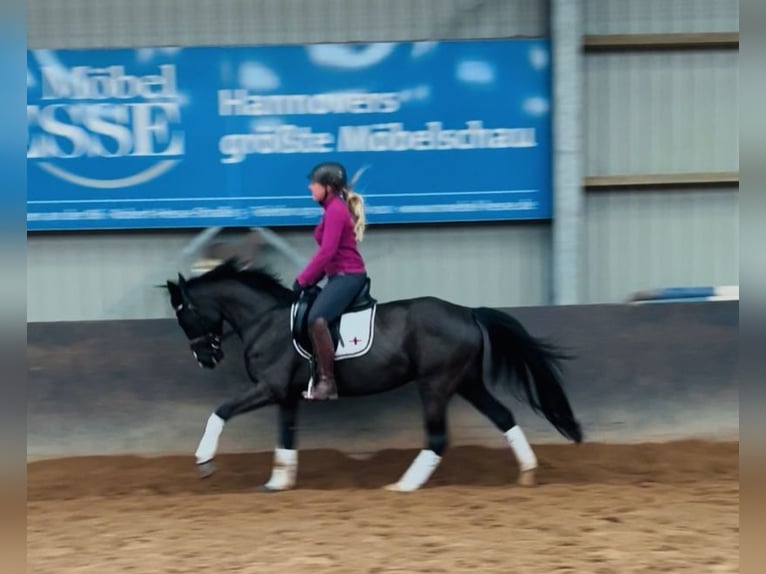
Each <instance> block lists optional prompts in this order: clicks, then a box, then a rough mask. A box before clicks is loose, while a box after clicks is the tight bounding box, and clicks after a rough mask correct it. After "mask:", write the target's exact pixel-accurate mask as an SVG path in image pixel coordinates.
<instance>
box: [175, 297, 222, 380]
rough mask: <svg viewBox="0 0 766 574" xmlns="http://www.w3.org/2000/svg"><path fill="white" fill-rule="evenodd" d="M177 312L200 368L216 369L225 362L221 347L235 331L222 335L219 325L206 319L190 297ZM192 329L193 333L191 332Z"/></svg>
mask: <svg viewBox="0 0 766 574" xmlns="http://www.w3.org/2000/svg"><path fill="white" fill-rule="evenodd" d="M175 312H176V318H177V319H178V321H179V323H180V324H181V325H183V326H186V328H185V330H186V331H187V333H186V334H187V336H188V337H189V346H190V347H191V351H192V354H193V355H194V359H195V360H196V361H197V363H198V364H199V366H200V367H203V368H207V369H212V368H214V367H215V366H216V365H217V364H218V363H220V362H221V360H223V356H224V353H223V349H222V347H221V345H222V343H223V341H224V340H226V339H228V338H229V337H230V336H231V335H233V334H234V331H233V330H231V331H229V332H228V333H226V334H222V333H220V332H219V330H220V329H219V328H218V325H215V324H214V323H212V322H210V321H208V320H207V319H205V317H203V316H202V314H200V312H199V311H198V310H197V307H196V306H195V305H194V304H193V303H192V302H191V301H190V300H189V298H188V297H184V301H183V302H182V303H181V304H180V305H178V306H177V307H176V308H175ZM192 328H193V329H194V330H193V331H191V329H192Z"/></svg>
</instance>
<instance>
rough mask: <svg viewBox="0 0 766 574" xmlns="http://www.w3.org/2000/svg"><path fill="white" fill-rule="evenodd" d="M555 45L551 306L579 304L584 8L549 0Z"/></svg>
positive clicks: (574, 2)
mask: <svg viewBox="0 0 766 574" xmlns="http://www.w3.org/2000/svg"><path fill="white" fill-rule="evenodd" d="M550 14H551V26H550V28H551V37H552V45H553V58H552V60H553V78H552V82H553V95H554V100H553V257H552V264H553V269H552V277H553V304H554V305H573V304H577V303H579V302H580V281H581V279H580V277H581V272H580V269H581V267H582V249H583V248H582V239H581V235H582V227H583V215H582V213H583V196H584V190H583V186H582V181H583V171H584V170H583V165H582V164H583V160H582V153H583V152H582V150H583V147H584V145H583V136H582V129H583V127H582V117H583V104H582V101H583V96H582V92H583V72H582V68H583V53H582V50H581V46H582V39H583V33H582V30H583V8H582V2H580V1H579V0H551V10H550Z"/></svg>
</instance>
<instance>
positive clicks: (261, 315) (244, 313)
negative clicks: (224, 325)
mask: <svg viewBox="0 0 766 574" xmlns="http://www.w3.org/2000/svg"><path fill="white" fill-rule="evenodd" d="M218 305H219V307H220V310H221V313H222V314H223V316H224V318H225V319H226V321H227V322H228V323H229V324H230V325H231V326H232V327H233V328H234V330H235V331H237V333H239V335H240V336H241V335H242V334H243V333H244V332H245V331H246V330H247V329H248V328H249V327H252V326H253V325H256V324H258V323H259V322H261V321H263V320H266V319H267V318H268V316H269V315H270V314H272V313H273V312H274V311H275V309H279V308H281V307H283V306H280V305H279V303H278V301H277V300H276V299H275V298H274V297H273V296H272V295H269V294H266V293H259V292H255V291H253V290H251V289H249V288H248V287H246V286H244V285H241V284H238V283H231V284H230V285H229V286H227V289H226V290H225V292H224V293H223V295H220V296H219V298H218Z"/></svg>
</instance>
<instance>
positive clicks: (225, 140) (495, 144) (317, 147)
mask: <svg viewBox="0 0 766 574" xmlns="http://www.w3.org/2000/svg"><path fill="white" fill-rule="evenodd" d="M466 126H467V128H465V129H457V130H455V129H446V130H445V129H442V123H441V122H427V123H426V128H427V129H425V130H418V131H408V130H405V129H404V127H403V124H401V123H385V124H372V125H358V126H341V127H340V128H339V130H338V134H339V135H338V138H337V142H338V145H337V151H342V152H403V151H440V150H456V149H457V150H466V149H505V148H528V147H535V146H537V145H538V143H537V138H536V132H535V129H534V128H485V127H484V125H483V123H482V122H481V121H480V120H469V121H467V122H466ZM335 141H336V138H335V137H334V136H333V135H332V134H330V133H326V132H319V133H315V132H313V131H312V130H311V128H308V127H303V126H295V125H281V126H275V127H271V126H269V127H260V128H258V129H257V130H256V131H255V132H254V133H248V134H228V135H225V136H223V137H222V138H221V139H220V140H219V142H218V149H219V151H220V152H221V154H222V155H223V157H222V158H221V163H227V164H231V163H241V162H243V161H244V160H245V158H246V157H247V156H248V155H251V154H287V153H327V152H332V151H334V150H333V148H332V147H331V146H332V144H334V143H335Z"/></svg>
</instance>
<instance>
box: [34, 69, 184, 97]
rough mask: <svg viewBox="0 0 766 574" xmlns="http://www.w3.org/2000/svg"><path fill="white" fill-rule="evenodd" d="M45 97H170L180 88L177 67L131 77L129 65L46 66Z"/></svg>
mask: <svg viewBox="0 0 766 574" xmlns="http://www.w3.org/2000/svg"><path fill="white" fill-rule="evenodd" d="M40 73H41V74H42V99H43V100H111V99H117V100H125V99H134V98H143V99H145V100H149V99H154V98H170V97H173V96H175V95H176V94H177V93H178V92H177V89H176V67H175V66H174V65H170V64H166V65H162V66H160V75H148V76H131V75H129V74H126V73H125V66H109V67H108V68H91V67H90V66H75V67H73V68H71V69H70V70H66V71H64V72H63V73H62V71H61V68H56V67H53V66H42V67H41V68H40Z"/></svg>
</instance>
